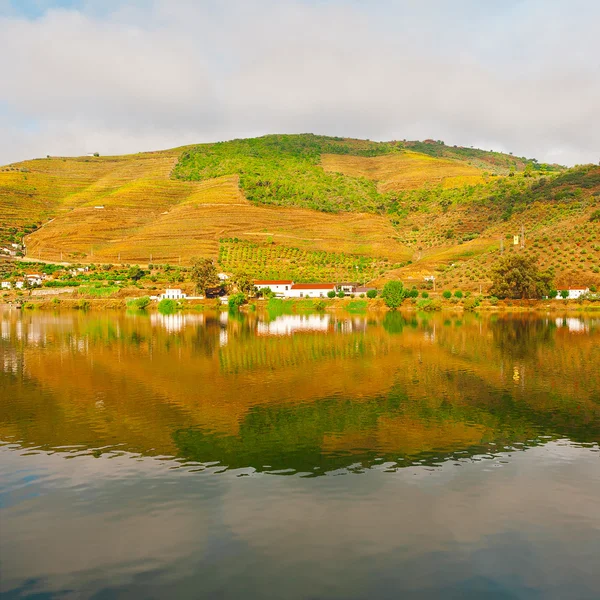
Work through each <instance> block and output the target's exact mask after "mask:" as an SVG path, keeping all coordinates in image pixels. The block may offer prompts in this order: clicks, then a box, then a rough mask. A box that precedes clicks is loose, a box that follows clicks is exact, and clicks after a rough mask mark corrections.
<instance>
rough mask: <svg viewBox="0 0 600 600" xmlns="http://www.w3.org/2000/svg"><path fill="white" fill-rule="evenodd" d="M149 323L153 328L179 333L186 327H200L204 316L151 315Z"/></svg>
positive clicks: (180, 314) (178, 314) (179, 314)
mask: <svg viewBox="0 0 600 600" xmlns="http://www.w3.org/2000/svg"><path fill="white" fill-rule="evenodd" d="M150 323H151V324H152V326H153V327H163V328H164V329H166V330H167V331H168V332H169V333H172V332H174V331H181V330H182V329H183V328H184V327H185V326H186V325H200V324H202V323H204V315H187V314H183V313H174V314H172V315H161V314H160V313H152V314H151V315H150Z"/></svg>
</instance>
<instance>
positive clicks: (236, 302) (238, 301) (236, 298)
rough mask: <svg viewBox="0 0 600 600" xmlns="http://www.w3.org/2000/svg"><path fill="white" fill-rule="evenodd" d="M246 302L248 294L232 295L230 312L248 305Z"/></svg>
mask: <svg viewBox="0 0 600 600" xmlns="http://www.w3.org/2000/svg"><path fill="white" fill-rule="evenodd" d="M246 302H247V300H246V294H244V293H242V292H238V293H237V294H231V296H229V300H228V302H227V305H228V306H229V310H238V309H239V308H240V306H242V304H246Z"/></svg>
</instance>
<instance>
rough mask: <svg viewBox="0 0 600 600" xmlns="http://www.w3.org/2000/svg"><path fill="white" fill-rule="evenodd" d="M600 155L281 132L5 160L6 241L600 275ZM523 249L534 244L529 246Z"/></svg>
mask: <svg viewBox="0 0 600 600" xmlns="http://www.w3.org/2000/svg"><path fill="white" fill-rule="evenodd" d="M599 196H600V168H598V167H595V166H591V165H588V166H584V167H578V168H575V169H565V168H563V167H559V166H556V165H542V164H539V163H538V162H537V161H535V160H534V159H531V160H530V159H523V158H516V157H513V156H511V155H508V154H501V153H497V152H487V151H483V150H476V149H472V148H456V147H451V146H446V145H444V144H443V143H441V142H435V141H432V140H427V141H425V142H407V141H393V142H372V141H369V140H353V139H346V138H333V137H325V136H314V135H310V134H303V135H274V136H265V137H262V138H254V139H248V140H233V141H230V142H220V143H215V144H202V145H198V146H189V147H182V148H176V149H172V150H166V151H161V152H148V153H140V154H134V155H129V156H117V157H79V158H66V157H52V158H46V159H38V160H32V161H25V162H22V163H17V164H13V165H9V166H7V167H3V168H0V213H1V215H2V216H1V217H0V246H3V245H5V244H7V243H9V242H19V241H20V240H21V239H22V238H23V237H24V236H25V240H26V245H27V256H28V257H31V258H39V259H41V260H48V261H58V260H61V259H62V260H64V261H71V262H101V263H140V264H146V263H149V262H156V263H175V264H177V263H181V264H184V265H185V264H187V263H188V262H189V260H190V259H191V257H193V256H210V257H213V258H215V259H217V258H218V259H219V260H220V262H221V265H222V268H224V269H226V270H231V271H234V270H239V269H242V268H243V269H246V270H248V271H250V274H253V275H257V276H265V277H267V276H268V277H284V276H285V277H288V276H291V277H294V278H296V279H299V280H306V281H310V280H316V279H329V278H336V279H348V278H349V279H357V278H358V279H360V280H364V281H381V280H382V279H385V278H388V277H400V278H402V279H405V280H408V281H411V280H412V281H414V282H422V281H423V277H424V276H425V275H436V276H437V278H438V282H439V284H440V285H446V286H454V287H462V288H463V289H469V288H473V289H477V288H478V287H479V286H480V285H487V281H488V277H489V275H488V271H489V267H490V265H491V264H492V263H493V261H494V260H495V259H496V258H497V256H498V253H499V251H500V247H501V244H503V245H504V250H505V251H514V248H513V245H512V240H513V236H514V235H518V234H519V233H520V231H521V227H522V226H524V228H525V238H526V244H525V249H524V250H523V251H524V252H527V253H532V254H536V255H538V257H539V260H540V262H541V263H542V264H546V265H554V266H555V267H556V270H557V275H558V283H559V284H561V285H580V284H587V285H589V284H591V283H596V284H598V283H600V275H599V269H598V265H600V239H599V238H598V229H599V228H600V226H599V222H598V221H597V220H592V219H593V215H594V214H597V213H595V211H597V210H598V204H599V201H600V197H599ZM519 251H520V250H519Z"/></svg>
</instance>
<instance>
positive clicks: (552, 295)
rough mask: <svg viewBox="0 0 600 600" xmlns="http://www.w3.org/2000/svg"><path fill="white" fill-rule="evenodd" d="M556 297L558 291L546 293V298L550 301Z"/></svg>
mask: <svg viewBox="0 0 600 600" xmlns="http://www.w3.org/2000/svg"><path fill="white" fill-rule="evenodd" d="M556 296H558V290H550V291H549V292H548V298H550V300H554V299H555V298H556Z"/></svg>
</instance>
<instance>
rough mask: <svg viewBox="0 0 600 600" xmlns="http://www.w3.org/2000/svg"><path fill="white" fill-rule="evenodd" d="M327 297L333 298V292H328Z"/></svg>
mask: <svg viewBox="0 0 600 600" xmlns="http://www.w3.org/2000/svg"><path fill="white" fill-rule="evenodd" d="M327 297H328V298H335V292H334V291H333V290H329V291H328V292H327Z"/></svg>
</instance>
